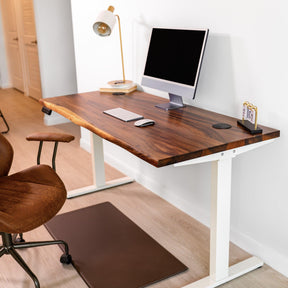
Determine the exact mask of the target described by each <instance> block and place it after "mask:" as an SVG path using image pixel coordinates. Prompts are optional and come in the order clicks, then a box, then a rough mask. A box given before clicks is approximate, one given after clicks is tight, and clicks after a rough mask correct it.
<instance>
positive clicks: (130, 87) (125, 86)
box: [99, 80, 137, 95]
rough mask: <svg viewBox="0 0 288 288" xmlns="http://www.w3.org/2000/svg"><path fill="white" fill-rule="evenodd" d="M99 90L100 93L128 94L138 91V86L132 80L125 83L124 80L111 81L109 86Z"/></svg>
mask: <svg viewBox="0 0 288 288" xmlns="http://www.w3.org/2000/svg"><path fill="white" fill-rule="evenodd" d="M99 90H100V92H109V93H124V94H128V93H130V92H133V91H135V90H137V84H135V83H134V82H132V81H130V80H126V81H125V82H123V80H119V81H117V80H115V81H109V82H108V85H106V86H105V87H102V88H100V89H99ZM118 95H119V94H118Z"/></svg>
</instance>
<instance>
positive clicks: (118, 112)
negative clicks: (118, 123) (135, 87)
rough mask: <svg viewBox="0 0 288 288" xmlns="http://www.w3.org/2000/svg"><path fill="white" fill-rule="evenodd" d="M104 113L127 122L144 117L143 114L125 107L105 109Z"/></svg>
mask: <svg viewBox="0 0 288 288" xmlns="http://www.w3.org/2000/svg"><path fill="white" fill-rule="evenodd" d="M103 113H105V114H108V115H110V116H113V117H115V118H117V119H120V120H122V121H125V122H129V121H136V120H139V119H143V118H144V117H143V116H142V115H139V114H136V113H134V112H131V111H128V110H126V109H123V108H114V109H109V110H106V111H104V112H103Z"/></svg>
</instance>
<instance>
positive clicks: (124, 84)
mask: <svg viewBox="0 0 288 288" xmlns="http://www.w3.org/2000/svg"><path fill="white" fill-rule="evenodd" d="M108 85H109V86H110V87H112V88H119V89H130V88H131V87H133V86H135V83H134V82H133V81H131V80H125V81H123V80H113V81H109V82H108Z"/></svg>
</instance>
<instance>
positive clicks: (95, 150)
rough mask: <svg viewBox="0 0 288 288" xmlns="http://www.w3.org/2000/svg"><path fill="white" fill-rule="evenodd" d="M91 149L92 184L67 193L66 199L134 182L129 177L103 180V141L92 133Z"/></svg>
mask: <svg viewBox="0 0 288 288" xmlns="http://www.w3.org/2000/svg"><path fill="white" fill-rule="evenodd" d="M91 147H92V173H93V184H92V185H90V186H87V187H81V188H79V189H75V190H71V191H68V196H67V198H73V197H77V196H80V195H85V194H89V193H93V192H97V191H101V190H104V189H108V188H112V187H116V186H119V185H124V184H127V183H131V182H133V181H134V180H133V179H132V178H130V177H122V178H118V179H115V180H111V181H106V180H105V166H104V152H103V139H102V138H101V137H99V136H97V135H96V134H94V133H91Z"/></svg>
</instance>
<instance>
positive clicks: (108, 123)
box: [40, 91, 280, 288]
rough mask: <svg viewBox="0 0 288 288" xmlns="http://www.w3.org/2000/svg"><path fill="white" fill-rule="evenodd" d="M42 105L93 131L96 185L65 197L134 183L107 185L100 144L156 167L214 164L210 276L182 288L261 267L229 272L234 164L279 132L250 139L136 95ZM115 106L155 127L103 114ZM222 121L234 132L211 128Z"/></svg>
mask: <svg viewBox="0 0 288 288" xmlns="http://www.w3.org/2000/svg"><path fill="white" fill-rule="evenodd" d="M40 102H41V103H42V104H43V105H44V106H46V107H47V108H49V109H51V110H53V111H55V112H57V113H59V114H61V115H62V116H64V117H66V118H68V119H69V120H71V121H72V122H74V123H75V124H77V125H80V126H82V127H84V128H87V129H88V130H90V131H91V132H92V133H91V139H92V141H93V142H92V144H93V145H92V146H93V149H92V150H93V151H92V156H93V157H92V159H93V176H94V184H93V185H92V186H89V187H84V188H81V189H77V190H73V191H70V192H68V193H69V196H68V197H69V198H71V197H75V196H79V195H82V194H86V193H91V192H95V191H99V190H102V189H107V188H110V187H114V186H117V185H122V184H125V183H129V182H131V181H133V179H130V178H129V177H124V178H121V179H117V180H114V181H106V180H105V172H104V156H103V143H102V142H103V139H105V140H107V141H110V142H112V143H114V144H116V145H118V146H120V147H122V148H124V149H125V150H127V151H129V152H130V153H132V154H134V155H136V156H137V157H139V158H141V159H143V160H144V161H146V162H148V163H150V164H151V165H153V166H155V167H158V168H160V167H163V166H167V165H174V166H175V167H178V166H186V165H187V166H188V165H194V164H198V163H203V162H211V163H212V192H211V193H212V194H211V225H210V271H209V276H208V277H205V278H203V279H201V280H199V281H196V282H193V283H191V284H188V285H186V286H185V288H204V287H205V288H208V287H216V286H218V285H221V284H223V283H225V282H228V281H230V280H232V279H234V278H236V277H238V276H241V275H243V274H245V273H247V272H249V271H252V270H254V269H256V268H258V267H260V266H262V265H263V262H262V261H261V260H260V259H259V258H257V257H254V256H252V257H250V258H248V259H246V260H244V261H242V262H240V263H237V264H235V265H233V266H231V267H229V234H230V200H231V172H232V159H233V158H234V157H236V156H237V155H239V154H241V153H244V152H247V151H250V150H252V149H255V148H258V147H260V146H262V145H265V144H268V143H271V142H273V141H274V140H275V138H277V137H279V136H280V131H279V130H276V129H272V128H269V127H264V126H261V128H262V129H263V133H262V134H258V135H251V134H250V133H248V132H247V131H245V130H243V128H241V127H239V126H237V119H236V118H233V117H229V116H225V115H221V114H218V113H215V112H211V111H207V110H203V109H200V108H196V107H192V106H186V107H185V108H181V109H177V110H170V111H164V110H161V109H158V108H155V105H156V104H159V103H164V102H167V99H163V98H160V97H157V96H154V95H151V94H147V93H144V92H140V91H135V92H133V93H131V94H128V95H121V96H119V95H118V96H115V95H112V94H111V93H101V92H98V91H96V92H88V93H79V94H73V95H68V96H61V97H54V98H47V99H41V100H40ZM117 107H121V108H124V109H127V110H130V111H132V112H135V113H137V114H141V115H143V116H144V117H145V118H150V119H153V120H155V122H156V124H155V125H154V126H147V127H144V128H138V127H135V126H134V122H123V121H121V120H118V119H116V118H113V117H111V116H109V115H106V114H104V113H103V111H105V110H108V109H112V108H117ZM220 122H222V123H228V124H230V125H232V128H230V129H223V130H219V129H215V128H213V127H212V125H213V124H215V123H220ZM183 288H184V287H183Z"/></svg>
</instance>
